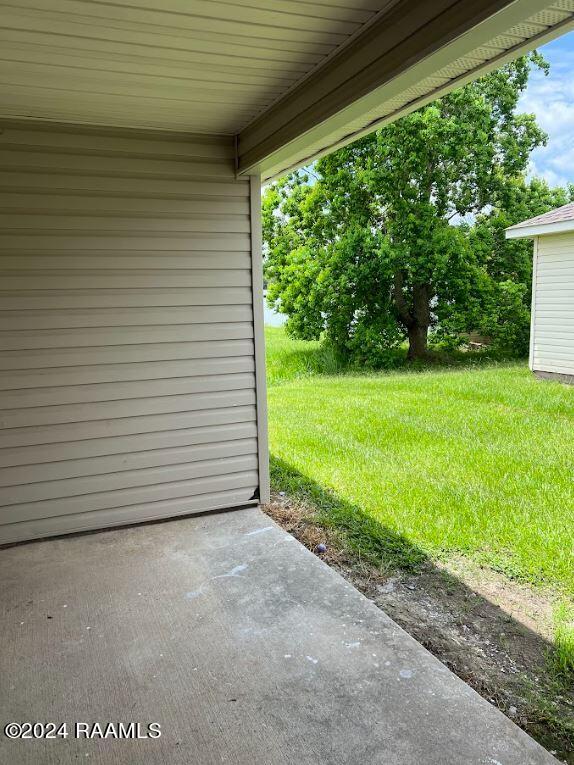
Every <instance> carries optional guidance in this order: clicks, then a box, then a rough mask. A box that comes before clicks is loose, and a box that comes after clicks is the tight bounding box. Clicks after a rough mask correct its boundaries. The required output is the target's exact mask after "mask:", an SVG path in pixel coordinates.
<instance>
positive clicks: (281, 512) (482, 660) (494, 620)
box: [264, 493, 574, 765]
mask: <svg viewBox="0 0 574 765" xmlns="http://www.w3.org/2000/svg"><path fill="white" fill-rule="evenodd" d="M264 509H265V510H266V512H267V513H268V514H269V515H270V516H271V517H272V518H273V519H274V520H275V521H277V523H279V524H280V525H281V526H282V527H283V528H284V529H285V530H286V531H288V532H289V533H290V534H292V535H293V536H295V537H296V538H297V539H298V540H299V541H300V542H302V543H303V544H304V545H305V546H306V547H308V548H309V549H310V550H312V551H313V552H315V553H316V554H319V555H320V557H321V558H322V559H323V560H325V562H326V563H328V564H329V565H330V566H333V568H335V569H337V570H338V571H339V573H340V574H342V576H344V577H345V578H346V579H348V580H349V581H351V582H352V583H353V585H354V586H355V587H356V588H357V589H358V590H360V591H361V592H363V593H364V594H365V595H366V596H367V597H368V598H370V599H371V600H372V601H373V602H374V603H376V604H377V605H378V606H379V607H380V608H381V609H383V610H384V611H385V612H386V613H387V614H388V615H389V616H391V618H393V619H394V620H395V621H396V622H397V623H398V624H399V625H400V626H401V627H403V628H404V629H405V630H406V631H407V632H409V633H410V634H411V635H412V636H413V637H415V638H416V639H417V640H418V641H419V642H420V643H422V645H424V646H425V647H426V648H427V649H428V650H429V651H431V653H433V654H434V655H435V656H437V657H438V658H439V659H440V660H441V661H442V662H443V663H444V664H446V666H448V667H449V668H450V669H451V670H452V671H453V672H454V673H455V674H457V675H458V676H459V677H460V678H462V679H463V680H465V681H466V682H467V683H469V685H471V686H472V687H473V688H474V689H475V690H476V691H478V692H479V693H480V694H481V695H482V696H484V697H485V698H486V699H488V700H489V701H490V702H491V703H492V704H495V705H496V706H497V707H498V708H499V709H500V710H501V711H502V712H504V713H505V714H506V715H507V716H508V717H510V718H511V719H512V720H514V722H515V723H516V724H517V725H519V726H520V727H522V728H523V729H524V730H526V731H527V732H528V733H529V734H530V735H532V736H533V737H534V738H536V739H537V740H538V741H539V742H540V743H541V744H542V745H543V746H545V747H546V748H547V749H548V750H549V751H550V752H551V753H552V754H554V755H555V756H556V757H557V758H558V759H560V760H562V761H563V762H565V763H568V765H574V689H572V688H566V687H565V686H564V685H563V684H562V683H560V682H558V681H557V680H556V678H555V677H554V676H553V674H552V673H551V672H550V671H549V669H548V656H549V652H550V651H551V634H552V611H553V607H554V600H555V599H554V597H553V595H552V594H548V593H543V592H540V591H538V590H534V589H532V588H530V587H527V586H524V585H521V584H518V583H516V582H513V581H511V580H509V579H507V578H506V577H504V576H503V575H502V574H498V573H496V572H494V571H491V570H489V569H485V568H482V567H480V566H479V565H477V564H476V563H473V562H471V561H468V560H467V559H464V558H452V559H450V560H449V561H448V562H446V563H440V562H439V563H437V562H432V563H430V562H429V563H425V564H423V565H422V566H421V568H420V571H418V572H417V573H416V574H408V573H404V572H401V571H394V572H392V573H389V572H388V571H381V570H379V569H377V568H376V567H375V566H373V565H372V564H371V563H367V562H365V561H363V560H361V559H360V557H359V556H358V555H357V554H356V553H355V552H354V550H352V549H350V548H349V546H348V545H347V544H346V542H345V538H344V535H343V534H341V533H339V532H337V531H336V530H333V529H331V528H329V529H326V528H324V527H323V526H321V525H320V524H319V523H318V522H317V520H316V517H314V516H315V513H314V510H313V508H312V507H310V506H309V505H306V504H304V503H303V502H301V501H299V500H293V499H290V498H289V497H287V496H285V495H284V494H283V493H281V494H275V495H273V497H272V500H271V502H270V504H269V505H267V506H266V508H264ZM318 545H326V550H325V551H324V552H319V551H318V549H317V546H318ZM319 550H322V548H319Z"/></svg>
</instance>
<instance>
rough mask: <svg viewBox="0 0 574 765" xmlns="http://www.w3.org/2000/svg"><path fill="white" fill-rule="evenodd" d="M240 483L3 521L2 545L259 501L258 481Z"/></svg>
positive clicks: (0, 533)
mask: <svg viewBox="0 0 574 765" xmlns="http://www.w3.org/2000/svg"><path fill="white" fill-rule="evenodd" d="M251 480H253V478H251ZM237 483H238V484H239V483H241V484H243V483H244V484H245V486H236V488H233V489H229V490H226V491H220V492H215V493H205V494H200V495H198V496H195V497H183V498H177V499H170V500H164V501H159V502H146V503H143V504H136V505H128V506H126V507H116V508H112V509H110V510H99V511H97V512H93V513H70V514H69V515H64V516H53V517H51V518H42V519H37V520H34V521H28V522H24V523H10V524H5V525H2V524H1V523H0V544H11V543H13V542H20V541H22V540H26V539H40V538H42V537H47V536H53V535H55V534H64V533H74V532H80V531H91V530H94V529H100V528H103V527H113V526H121V525H124V524H126V523H141V522H143V521H154V520H159V519H164V518H173V517H176V516H181V515H189V514H190V513H193V514H195V513H206V512H210V511H213V510H221V509H226V508H230V507H240V506H242V505H246V504H250V505H253V504H256V500H255V501H254V500H252V496H253V493H254V489H255V487H256V484H255V483H249V480H246V479H245V477H242V478H241V479H240V480H238V481H237Z"/></svg>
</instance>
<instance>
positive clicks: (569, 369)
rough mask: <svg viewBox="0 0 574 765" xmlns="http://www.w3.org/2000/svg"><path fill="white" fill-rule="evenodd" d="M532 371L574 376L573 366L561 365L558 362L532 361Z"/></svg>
mask: <svg viewBox="0 0 574 765" xmlns="http://www.w3.org/2000/svg"><path fill="white" fill-rule="evenodd" d="M532 369H533V371H534V372H556V373H557V374H562V375H568V374H574V364H568V363H566V364H561V363H560V362H558V361H548V360H546V361H543V360H540V359H534V362H533V364H532Z"/></svg>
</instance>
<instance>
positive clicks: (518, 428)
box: [267, 328, 574, 594]
mask: <svg viewBox="0 0 574 765" xmlns="http://www.w3.org/2000/svg"><path fill="white" fill-rule="evenodd" d="M267 354H268V369H269V428H270V441H271V453H272V459H273V480H274V483H275V486H276V488H283V489H287V490H289V491H295V492H300V493H301V492H302V493H306V494H307V495H309V494H311V495H312V498H313V500H314V501H315V502H316V503H318V504H319V505H320V506H322V507H323V508H324V512H325V518H326V521H327V522H332V523H333V524H335V525H337V524H340V525H341V526H343V527H345V528H346V529H347V531H348V532H349V533H350V534H351V537H353V535H354V538H355V540H356V542H357V544H358V545H359V546H360V545H363V546H364V545H365V539H366V538H368V539H371V540H372V544H371V542H368V541H367V543H366V548H365V550H366V552H367V553H371V554H372V555H375V556H376V555H378V554H379V553H380V555H381V556H382V557H384V556H385V554H386V553H389V554H390V555H392V554H395V553H396V554H397V555H398V556H399V557H398V560H399V562H403V563H406V564H408V563H409V561H410V562H413V563H416V562H417V561H418V560H420V559H422V558H423V557H424V556H425V555H430V556H438V555H445V554H448V553H451V552H457V553H463V554H467V555H472V556H473V557H478V558H480V559H481V560H483V561H485V562H487V563H489V564H490V565H493V566H495V567H497V568H499V569H501V570H503V571H505V572H506V573H508V574H509V575H511V576H515V577H518V578H522V579H525V580H529V581H533V582H536V583H542V584H549V585H553V586H556V587H557V588H558V589H560V590H562V591H563V592H565V593H570V594H571V593H574V565H573V549H574V387H567V386H564V385H560V384H558V383H549V382H539V381H536V380H535V379H534V378H533V377H532V375H531V374H530V372H529V371H528V369H527V368H526V365H524V364H512V365H510V364H500V365H496V366H493V365H490V366H486V365H485V366H483V367H480V366H478V367H477V366H475V367H474V368H469V369H466V368H458V369H440V368H436V369H432V370H431V371H422V372H418V373H413V372H408V371H399V372H392V373H386V374H385V373H381V374H378V375H374V374H371V375H360V374H356V373H354V374H343V373H341V370H340V369H339V367H338V364H337V362H336V360H335V359H334V357H333V356H332V355H331V354H330V353H329V352H327V351H325V350H324V349H323V348H322V347H321V346H320V345H319V344H318V343H316V344H315V343H313V344H309V343H297V342H293V341H291V340H289V339H288V338H287V337H286V336H285V334H284V332H283V330H281V329H271V328H268V329H267ZM325 372H326V373H327V374H325ZM365 530H367V531H366V532H365ZM401 556H402V561H401Z"/></svg>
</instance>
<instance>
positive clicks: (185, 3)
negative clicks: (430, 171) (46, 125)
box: [0, 0, 574, 178]
mask: <svg viewBox="0 0 574 765" xmlns="http://www.w3.org/2000/svg"><path fill="white" fill-rule="evenodd" d="M573 20H574V0H553V2H549V0H472V2H471V0H417V2H414V1H413V0H316V2H313V3H307V2H305V1H304V0H225V1H221V2H220V1H219V0H107V1H105V2H104V1H103V0H0V104H1V106H0V118H1V117H12V118H19V119H35V120H52V121H57V122H68V123H80V124H90V125H106V126H113V127H124V128H134V127H139V128H152V129H158V130H165V131H178V132H181V131H183V132H188V133H212V134H226V135H234V136H236V137H237V147H238V151H237V158H236V159H237V166H238V170H239V172H240V173H260V174H261V175H262V176H263V178H269V177H272V176H274V175H278V174H279V173H281V172H283V171H285V170H286V169H289V168H292V167H295V166H298V165H301V164H303V163H305V162H308V161H309V160H310V159H312V158H314V157H316V156H319V155H320V154H321V153H326V152H328V151H331V150H332V149H334V148H336V147H337V146H340V145H342V144H344V143H346V142H349V141H351V140H353V139H354V138H356V137H358V136H359V135H361V134H363V133H365V132H368V131H370V130H373V129H375V128H376V127H377V126H379V125H380V124H383V123H384V122H385V121H389V120H392V119H395V118H396V117H398V116H400V115H401V114H404V113H405V112H407V111H409V110H412V109H414V108H417V107H418V106H419V105H421V104H422V103H424V102H425V101H428V100H430V99H432V98H434V97H436V96H437V95H440V94H442V93H444V92H446V91H448V90H449V89H451V88H453V87H455V86H457V85H458V84H461V83H462V82H464V81H466V80H469V79H472V78H473V77H476V76H477V75H479V74H480V73H482V72H484V71H485V70H486V69H488V68H489V67H490V68H492V67H495V66H497V65H499V64H501V63H502V62H504V61H506V60H509V59H511V58H513V57H514V56H516V55H518V54H520V53H521V52H524V51H525V50H528V49H531V48H534V47H536V45H540V44H542V43H543V42H546V41H547V40H549V39H551V38H552V37H556V36H558V35H559V34H562V33H563V32H565V31H567V30H568V29H570V28H572V26H573V25H574V23H573Z"/></svg>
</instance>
